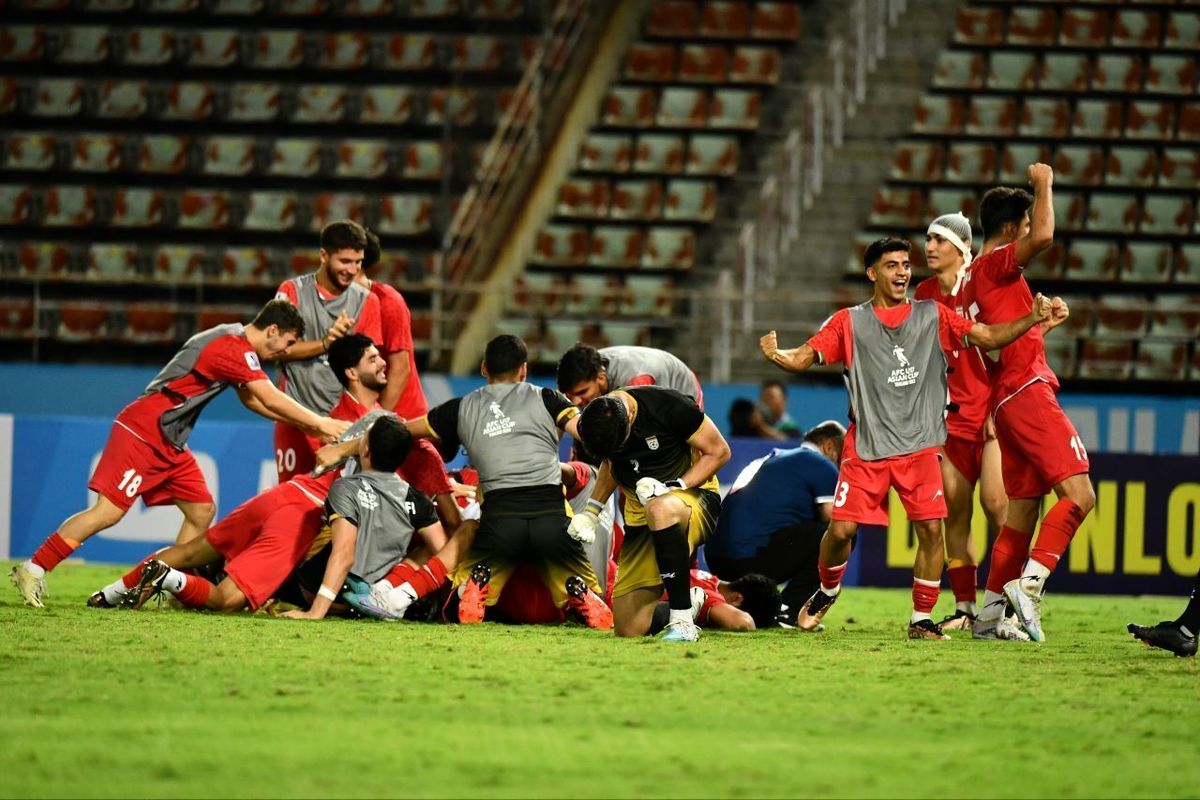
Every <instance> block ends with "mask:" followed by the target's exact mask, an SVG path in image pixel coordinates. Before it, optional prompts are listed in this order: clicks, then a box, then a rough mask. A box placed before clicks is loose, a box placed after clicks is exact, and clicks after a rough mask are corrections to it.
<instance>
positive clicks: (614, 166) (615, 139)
mask: <svg viewBox="0 0 1200 800" xmlns="http://www.w3.org/2000/svg"><path fill="white" fill-rule="evenodd" d="M632 157H633V146H632V140H631V138H630V137H629V136H621V135H615V134H597V133H589V134H588V136H587V138H586V139H585V140H584V142H583V147H582V148H581V149H580V153H579V168H580V169H583V170H588V171H590V172H628V171H629V167H630V163H631V159H632Z"/></svg>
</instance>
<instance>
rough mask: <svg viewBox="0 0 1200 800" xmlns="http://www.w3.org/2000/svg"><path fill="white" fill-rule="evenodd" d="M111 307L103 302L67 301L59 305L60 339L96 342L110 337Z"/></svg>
mask: <svg viewBox="0 0 1200 800" xmlns="http://www.w3.org/2000/svg"><path fill="white" fill-rule="evenodd" d="M108 318H109V307H108V306H106V305H103V304H101V303H86V302H66V303H63V304H62V305H60V306H59V307H58V329H57V332H56V335H57V337H58V338H59V339H62V340H63V341H68V342H94V341H99V340H101V339H106V338H108V330H109V325H108V323H109V319H108Z"/></svg>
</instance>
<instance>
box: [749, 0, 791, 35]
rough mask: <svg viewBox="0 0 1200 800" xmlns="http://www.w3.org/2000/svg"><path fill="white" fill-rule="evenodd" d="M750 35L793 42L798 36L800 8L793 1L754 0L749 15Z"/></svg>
mask: <svg viewBox="0 0 1200 800" xmlns="http://www.w3.org/2000/svg"><path fill="white" fill-rule="evenodd" d="M750 37H751V38H753V39H776V40H779V41H784V42H794V41H796V39H798V38H799V37H800V10H799V8H798V7H797V6H796V4H795V3H789V2H784V3H773V2H763V0H756V2H755V3H754V12H753V15H752V16H751V17H750Z"/></svg>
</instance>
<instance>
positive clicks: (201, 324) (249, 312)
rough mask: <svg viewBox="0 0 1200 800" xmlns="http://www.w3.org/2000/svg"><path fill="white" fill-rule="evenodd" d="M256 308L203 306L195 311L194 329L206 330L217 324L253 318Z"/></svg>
mask: <svg viewBox="0 0 1200 800" xmlns="http://www.w3.org/2000/svg"><path fill="white" fill-rule="evenodd" d="M257 311H258V309H257V308H255V307H253V306H207V305H206V306H203V307H202V308H200V309H199V310H198V311H196V330H198V331H206V330H208V329H209V328H215V327H217V326H218V325H228V324H230V323H234V322H241V323H245V322H247V321H248V320H251V319H253V318H254V315H255V314H256V313H257Z"/></svg>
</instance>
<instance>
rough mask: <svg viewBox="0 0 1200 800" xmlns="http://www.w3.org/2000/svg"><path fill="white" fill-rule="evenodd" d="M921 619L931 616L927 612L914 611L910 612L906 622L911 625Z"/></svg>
mask: <svg viewBox="0 0 1200 800" xmlns="http://www.w3.org/2000/svg"><path fill="white" fill-rule="evenodd" d="M923 619H933V617H931V616H929V614H927V613H925V612H924V611H914V612H912V616H910V617H909V618H908V624H909V625H913V624H915V623H918V622H920V621H921V620H923Z"/></svg>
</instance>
